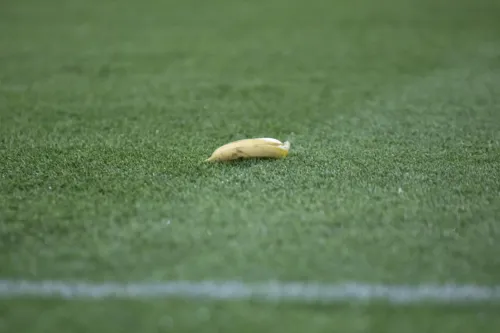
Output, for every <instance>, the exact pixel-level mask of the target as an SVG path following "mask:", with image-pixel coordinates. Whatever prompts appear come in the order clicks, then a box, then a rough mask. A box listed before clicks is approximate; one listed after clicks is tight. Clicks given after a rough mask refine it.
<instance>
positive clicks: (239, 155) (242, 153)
mask: <svg viewBox="0 0 500 333" xmlns="http://www.w3.org/2000/svg"><path fill="white" fill-rule="evenodd" d="M289 150H290V142H288V141H285V142H284V143H283V142H281V141H280V140H277V139H273V138H255V139H244V140H238V141H234V142H230V143H228V144H225V145H223V146H221V147H219V148H217V149H216V150H215V151H214V152H213V153H212V155H211V156H210V157H209V158H208V159H206V160H205V161H206V162H216V161H230V160H236V159H248V158H276V159H279V158H285V157H286V156H288V152H289Z"/></svg>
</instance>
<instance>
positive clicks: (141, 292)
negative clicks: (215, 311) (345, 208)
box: [0, 280, 500, 304]
mask: <svg viewBox="0 0 500 333" xmlns="http://www.w3.org/2000/svg"><path fill="white" fill-rule="evenodd" d="M19 297H35V298H59V299H80V298H82V299H106V298H125V299H141V298H149V299H154V298H160V299H170V298H171V299H175V298H177V299H207V300H245V299H253V300H261V301H269V302H271V301H272V302H275V301H278V302H279V301H299V302H326V303H335V302H356V301H358V302H359V301H361V302H371V301H385V302H389V303H397V304H418V303H422V302H433V303H449V304H458V303H471V302H500V286H490V287H487V286H478V285H458V284H447V285H431V284H429V285H428V284H423V285H415V286H411V285H378V284H363V283H354V282H352V283H345V284H318V283H302V282H294V283H283V282H268V283H244V282H237V281H220V282H216V281H201V282H190V281H170V282H163V283H115V282H106V283H84V282H64V281H40V282H29V281H16V280H0V298H2V299H12V298H19Z"/></svg>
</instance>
